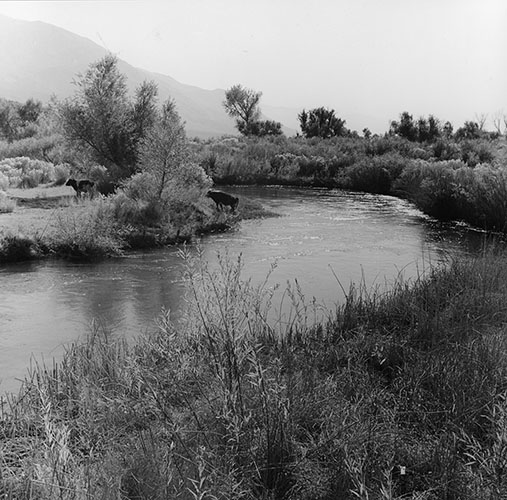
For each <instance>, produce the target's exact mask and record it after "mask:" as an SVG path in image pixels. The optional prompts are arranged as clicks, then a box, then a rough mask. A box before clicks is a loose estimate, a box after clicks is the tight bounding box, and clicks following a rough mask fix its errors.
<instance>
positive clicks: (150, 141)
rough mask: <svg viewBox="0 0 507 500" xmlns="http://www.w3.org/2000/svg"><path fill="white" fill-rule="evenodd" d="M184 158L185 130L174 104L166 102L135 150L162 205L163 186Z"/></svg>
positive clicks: (169, 180)
mask: <svg viewBox="0 0 507 500" xmlns="http://www.w3.org/2000/svg"><path fill="white" fill-rule="evenodd" d="M187 158H188V146H187V139H186V134H185V127H184V125H183V123H182V122H181V118H180V116H179V114H178V112H177V111H176V105H175V103H174V101H171V100H169V101H167V102H166V103H165V104H164V106H163V107H162V111H161V113H160V114H158V113H157V118H156V119H155V123H154V125H153V126H152V127H151V128H150V129H149V130H148V131H147V133H146V137H145V138H144V139H143V141H142V144H141V147H140V150H139V160H140V161H139V164H140V167H141V169H142V170H143V171H145V172H149V173H150V174H151V176H152V178H153V182H154V183H155V187H156V196H157V199H158V200H159V201H160V202H161V203H164V200H163V194H164V190H165V189H166V188H167V185H168V184H169V183H170V182H171V180H173V179H174V178H175V176H176V174H177V172H178V171H179V170H180V169H181V167H182V164H183V162H184V161H185V160H186V159H187Z"/></svg>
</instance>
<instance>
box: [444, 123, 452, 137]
mask: <svg viewBox="0 0 507 500" xmlns="http://www.w3.org/2000/svg"><path fill="white" fill-rule="evenodd" d="M453 132H454V128H453V126H452V123H451V122H450V121H446V122H445V123H444V126H443V128H442V133H443V135H444V137H445V138H446V139H450V138H451V137H452V134H453Z"/></svg>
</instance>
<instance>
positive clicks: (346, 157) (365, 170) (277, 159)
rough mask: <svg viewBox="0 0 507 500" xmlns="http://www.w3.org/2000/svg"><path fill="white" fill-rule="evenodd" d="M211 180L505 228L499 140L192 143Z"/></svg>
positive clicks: (504, 173) (505, 182)
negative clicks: (364, 196)
mask: <svg viewBox="0 0 507 500" xmlns="http://www.w3.org/2000/svg"><path fill="white" fill-rule="evenodd" d="M194 150H195V154H196V155H198V156H199V158H200V165H201V166H202V167H203V168H204V169H205V171H206V172H207V173H208V175H210V176H211V177H212V178H213V180H214V182H215V183H216V184H221V185H228V184H242V185H282V186H289V185H290V186H297V187H305V186H307V187H326V188H339V189H347V190H351V191H361V192H367V193H372V194H387V195H392V196H396V197H399V198H403V199H406V200H408V201H410V202H412V203H414V205H416V206H417V208H419V209H420V210H421V211H422V212H424V213H425V214H427V215H429V216H431V217H434V218H436V219H438V220H441V221H461V222H465V223H467V224H469V225H471V226H473V227H475V228H478V229H480V230H486V231H494V232H501V233H506V232H507V222H506V221H507V206H506V205H505V203H504V200H505V198H506V193H507V170H506V165H507V146H506V144H505V138H503V137H500V138H487V137H484V138H474V139H457V138H452V137H448V138H445V137H441V138H439V139H438V140H436V141H433V142H431V141H428V142H413V141H409V140H407V139H404V138H402V137H398V136H395V135H391V136H389V135H385V136H383V137H380V136H373V137H369V138H360V137H335V138H331V139H318V138H312V139H304V138H302V137H296V138H285V137H275V138H269V137H268V138H255V137H253V138H252V137H241V138H234V139H232V138H228V139H227V138H225V139H216V140H209V141H206V142H201V143H197V144H195V145H194Z"/></svg>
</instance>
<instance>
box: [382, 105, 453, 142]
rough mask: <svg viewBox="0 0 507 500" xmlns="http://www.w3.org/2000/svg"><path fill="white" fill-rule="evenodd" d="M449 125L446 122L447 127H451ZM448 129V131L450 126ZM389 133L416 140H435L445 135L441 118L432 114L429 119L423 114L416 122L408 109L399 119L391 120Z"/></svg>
mask: <svg viewBox="0 0 507 500" xmlns="http://www.w3.org/2000/svg"><path fill="white" fill-rule="evenodd" d="M449 125H450V124H446V127H449ZM446 130H447V131H448V128H447V129H446ZM389 133H390V134H392V135H397V136H399V137H404V138H405V139H408V140H409V141H414V142H415V141H417V142H435V141H436V140H437V139H439V138H440V137H442V135H444V131H443V129H442V127H441V125H440V122H439V120H438V119H437V118H435V117H434V116H433V115H430V116H429V117H428V119H426V118H424V117H422V116H421V117H420V118H419V119H418V120H417V122H415V121H414V119H413V117H412V115H411V114H410V113H408V112H407V111H404V112H403V113H401V115H400V120H399V121H392V122H391V126H390V129H389ZM451 133H452V126H451Z"/></svg>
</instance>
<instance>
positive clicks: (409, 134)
mask: <svg viewBox="0 0 507 500" xmlns="http://www.w3.org/2000/svg"><path fill="white" fill-rule="evenodd" d="M389 133H390V134H393V135H399V136H400V137H404V138H405V139H408V140H409V141H416V140H417V137H418V127H417V126H416V125H415V123H414V119H413V118H412V115H411V114H410V113H408V112H407V111H404V112H403V113H401V115H400V121H399V122H397V121H392V122H391V127H390V129H389Z"/></svg>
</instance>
